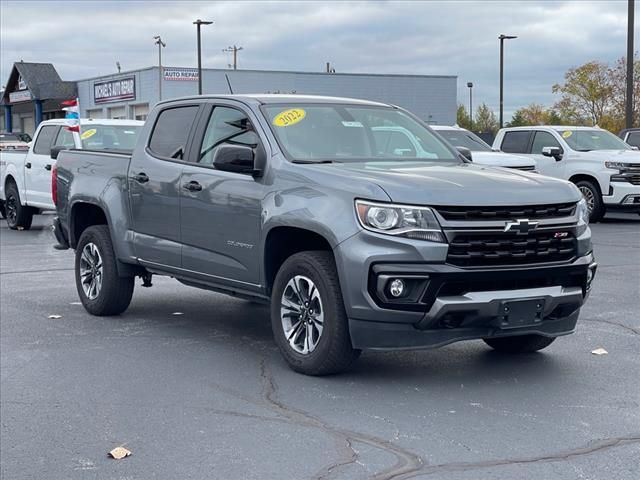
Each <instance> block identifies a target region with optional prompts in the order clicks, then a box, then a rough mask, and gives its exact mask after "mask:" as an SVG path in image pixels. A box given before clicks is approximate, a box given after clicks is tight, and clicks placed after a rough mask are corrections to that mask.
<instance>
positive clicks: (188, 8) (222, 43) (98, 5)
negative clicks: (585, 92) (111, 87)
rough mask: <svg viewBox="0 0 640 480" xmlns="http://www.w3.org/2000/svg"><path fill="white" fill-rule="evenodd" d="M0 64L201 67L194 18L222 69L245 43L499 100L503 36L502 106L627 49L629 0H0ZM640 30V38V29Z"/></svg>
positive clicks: (296, 65) (284, 58)
mask: <svg viewBox="0 0 640 480" xmlns="http://www.w3.org/2000/svg"><path fill="white" fill-rule="evenodd" d="M0 9H1V11H0V17H1V19H0V30H1V33H0V43H1V46H0V54H1V55H0V75H1V81H2V82H5V81H6V79H7V77H8V74H9V71H10V68H11V65H12V64H13V62H14V61H19V60H20V59H24V60H25V61H40V62H51V63H53V64H54V65H55V66H56V68H57V69H58V71H59V73H60V74H61V76H62V77H63V79H65V80H77V79H81V78H87V77H91V76H97V75H103V74H108V73H113V72H114V71H115V69H116V67H115V63H116V61H119V62H120V63H121V65H122V67H123V69H124V70H131V69H135V68H140V67H147V66H150V65H155V64H156V63H157V47H156V46H155V45H154V44H153V38H152V37H153V36H154V35H161V36H162V38H163V40H164V41H165V42H166V43H167V48H165V49H164V50H163V63H164V64H165V65H172V66H185V67H186V66H194V65H195V64H196V53H195V46H196V45H195V43H196V42H195V27H194V26H193V25H192V22H193V20H195V19H196V18H202V19H206V20H214V22H215V23H214V25H211V26H207V27H202V38H203V65H204V66H205V67H215V68H226V67H227V65H228V63H230V62H231V57H230V55H229V54H228V53H224V52H222V50H223V49H224V48H225V47H227V46H229V45H233V44H235V45H238V46H243V47H244V50H242V51H241V52H240V54H239V65H240V68H251V69H271V70H303V71H322V70H323V68H324V65H325V62H327V61H330V62H331V63H332V65H333V66H334V67H335V68H336V69H337V70H338V71H339V72H358V73H364V72H368V73H415V74H446V75H457V76H458V100H459V101H460V102H464V103H466V101H467V99H468V90H467V88H466V82H467V81H473V82H474V103H475V104H476V105H478V104H480V103H482V102H486V103H487V104H489V105H490V106H491V107H492V108H493V109H495V110H497V109H498V80H499V62H498V59H499V57H498V52H499V49H498V45H499V44H498V40H497V37H498V35H499V34H500V33H507V34H514V35H518V37H519V38H518V39H516V40H510V41H507V42H506V44H505V112H506V113H507V114H509V113H510V112H512V111H513V110H515V109H516V108H518V107H520V106H522V105H526V104H529V103H531V102H536V103H542V104H547V105H549V104H552V103H553V102H554V101H555V100H556V97H555V96H554V95H553V94H552V93H551V86H552V85H553V84H554V83H557V82H560V81H562V78H563V75H564V72H566V70H567V69H568V68H570V67H572V66H577V65H580V64H582V63H585V62H587V61H590V60H600V61H605V62H610V63H611V62H613V61H615V60H616V59H617V58H620V57H622V56H623V55H624V54H625V52H626V12H627V3H626V0H621V1H601V2H586V1H580V2H578V1H564V2H554V1H528V2H509V1H485V2H480V1H478V2H471V1H466V2H465V1H461V2H437V1H422V2H421V1H407V2H391V1H386V2H374V1H370V2H365V1H361V2H332V1H300V2H294V1H287V2H275V1H274V2H266V1H257V2H250V1H236V2H188V1H183V2H163V1H159V2H152V1H147V2H143V1H101V2H90V1H86V2H78V1H72V2H69V1H65V2H56V1H49V2H13V1H2V3H1V4H0ZM636 41H637V39H636Z"/></svg>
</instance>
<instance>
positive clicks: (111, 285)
mask: <svg viewBox="0 0 640 480" xmlns="http://www.w3.org/2000/svg"><path fill="white" fill-rule="evenodd" d="M380 126H386V127H399V128H402V129H406V130H407V131H409V132H411V134H412V135H413V136H414V137H415V138H417V139H418V141H419V142H420V143H421V146H422V148H421V150H420V152H417V151H416V150H415V149H413V150H407V149H405V148H402V144H401V142H402V141H403V138H402V137H401V136H395V135H393V131H394V129H393V128H387V129H380V128H377V127H380ZM53 177H54V183H53V190H54V192H53V196H54V199H55V201H56V204H57V213H58V216H57V217H56V220H55V222H54V232H55V235H56V238H57V240H58V243H59V248H65V247H67V248H68V247H70V248H73V249H75V252H76V260H75V271H76V283H77V290H78V294H79V296H80V299H81V301H82V303H83V305H84V307H85V308H86V309H87V311H88V312H90V313H91V314H94V315H117V314H120V313H122V312H124V311H125V310H126V309H127V307H128V305H129V303H130V301H131V298H132V294H133V289H134V280H135V277H141V278H142V282H143V285H144V286H150V285H151V276H152V275H153V274H156V275H167V276H171V277H174V278H176V279H177V280H178V281H180V282H182V283H184V284H186V285H190V286H194V287H198V288H204V289H209V290H213V291H217V292H223V293H226V294H230V295H235V296H238V297H242V298H246V299H250V300H253V301H262V302H265V303H270V313H271V324H272V328H273V334H274V338H275V341H276V343H277V345H278V347H279V349H280V351H281V352H282V355H283V356H284V358H285V359H286V361H287V362H288V364H289V365H290V366H291V368H293V369H294V370H296V371H298V372H302V373H306V374H310V375H322V374H329V373H335V372H339V371H342V370H344V369H346V368H347V367H348V366H349V365H350V364H351V363H352V362H353V361H354V360H355V359H356V358H357V357H358V355H359V353H360V351H361V350H363V349H373V350H388V349H409V348H426V347H438V346H442V345H446V344H448V343H452V342H455V341H459V340H470V339H483V340H484V341H485V342H486V343H487V344H488V345H490V346H491V347H493V348H495V349H497V350H500V351H505V352H513V353H517V352H533V351H536V350H540V349H542V348H545V347H546V346H548V345H549V344H551V342H553V340H554V339H555V337H558V336H560V335H566V334H569V333H572V332H573V331H574V329H575V326H576V322H577V319H578V314H579V311H580V307H581V306H582V304H583V303H584V301H585V299H586V298H587V295H588V293H589V289H590V287H591V281H592V279H593V277H594V275H595V270H596V264H595V262H594V257H593V253H592V245H591V232H590V229H589V226H588V210H587V208H586V204H585V202H584V200H582V196H581V195H580V192H579V191H578V189H577V188H576V187H575V186H573V185H571V184H569V183H568V182H565V181H562V180H555V179H552V178H547V177H543V176H541V175H537V174H532V173H527V172H519V171H514V170H509V169H502V168H493V167H486V166H480V165H474V164H473V163H470V162H469V161H467V160H466V159H465V158H464V157H463V156H462V155H461V154H460V153H459V152H458V151H456V150H455V149H454V148H453V147H451V146H450V145H449V144H448V143H446V142H445V141H444V140H443V139H442V138H441V137H439V136H438V134H437V133H434V132H433V131H432V130H431V129H430V128H429V127H427V126H426V125H425V124H424V123H423V122H421V121H420V120H419V119H418V118H416V117H415V116H414V115H412V114H411V113H409V112H407V111H405V110H402V109H400V108H397V107H395V106H392V105H384V104H380V103H374V102H368V101H362V100H353V99H344V98H327V97H315V96H300V95H295V96H284V95H231V96H198V97H191V98H182V99H177V100H171V101H165V102H161V103H159V104H158V105H157V106H156V107H155V109H154V110H153V112H152V113H151V115H150V116H149V118H148V120H147V122H146V124H145V126H144V130H143V131H142V132H141V135H140V138H139V140H138V143H137V145H136V148H135V150H134V152H133V154H132V155H124V154H117V153H105V152H90V151H86V150H84V151H73V150H71V151H63V152H61V153H60V154H59V157H58V162H57V167H56V169H55V171H54V172H53Z"/></svg>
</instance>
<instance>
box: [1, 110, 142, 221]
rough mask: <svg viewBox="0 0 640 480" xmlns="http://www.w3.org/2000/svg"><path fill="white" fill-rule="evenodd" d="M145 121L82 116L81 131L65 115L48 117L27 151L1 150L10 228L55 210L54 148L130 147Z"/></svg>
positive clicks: (4, 209)
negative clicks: (74, 129)
mask: <svg viewBox="0 0 640 480" xmlns="http://www.w3.org/2000/svg"><path fill="white" fill-rule="evenodd" d="M143 125H144V122H141V121H137V120H106V119H96V120H91V119H82V120H80V127H81V133H80V134H78V133H76V132H70V131H69V130H67V129H66V128H65V127H66V126H67V123H66V121H65V120H64V119H55V120H47V121H45V122H42V123H41V124H40V125H39V126H38V129H37V130H36V133H35V136H34V139H33V141H32V142H31V147H30V148H29V150H27V151H19V150H14V151H11V150H3V151H1V152H0V214H2V216H3V217H5V218H6V219H7V223H8V225H9V228H11V229H14V230H16V229H21V230H28V229H29V228H31V221H32V220H33V215H34V214H36V213H40V212H42V211H45V210H55V205H54V204H53V199H52V198H51V168H52V166H53V164H54V163H55V162H56V161H55V160H54V159H53V158H52V157H51V151H52V149H58V150H59V149H71V148H79V149H86V150H115V151H119V152H123V151H125V152H126V151H131V150H133V147H134V146H135V144H136V141H137V139H138V133H139V131H140V128H141V127H142V126H143Z"/></svg>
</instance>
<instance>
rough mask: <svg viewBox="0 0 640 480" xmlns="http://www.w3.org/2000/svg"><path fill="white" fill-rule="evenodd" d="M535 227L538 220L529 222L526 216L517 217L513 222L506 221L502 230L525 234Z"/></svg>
mask: <svg viewBox="0 0 640 480" xmlns="http://www.w3.org/2000/svg"><path fill="white" fill-rule="evenodd" d="M536 228H538V222H531V221H529V220H528V219H526V218H519V219H518V220H516V221H514V222H507V223H506V224H505V226H504V231H505V232H516V233H517V234H518V235H526V234H527V233H529V232H531V231H533V230H535V229H536Z"/></svg>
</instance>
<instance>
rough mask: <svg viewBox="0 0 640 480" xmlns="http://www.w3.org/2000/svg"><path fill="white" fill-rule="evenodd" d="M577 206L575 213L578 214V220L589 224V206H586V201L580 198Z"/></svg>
mask: <svg viewBox="0 0 640 480" xmlns="http://www.w3.org/2000/svg"><path fill="white" fill-rule="evenodd" d="M576 208H577V212H576V213H577V214H578V220H582V221H583V222H584V223H585V224H587V225H588V224H589V207H588V206H587V201H586V200H585V199H584V198H582V199H580V201H579V202H578V206H577V207H576Z"/></svg>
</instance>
